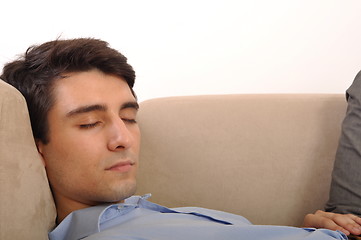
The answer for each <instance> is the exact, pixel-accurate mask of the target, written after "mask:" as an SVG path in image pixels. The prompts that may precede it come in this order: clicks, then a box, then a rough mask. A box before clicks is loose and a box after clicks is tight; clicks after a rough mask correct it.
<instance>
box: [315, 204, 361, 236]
mask: <svg viewBox="0 0 361 240" xmlns="http://www.w3.org/2000/svg"><path fill="white" fill-rule="evenodd" d="M315 215H317V216H322V217H325V218H328V219H331V220H333V221H334V222H335V224H337V225H339V226H340V227H342V228H344V229H346V230H347V231H349V232H350V233H352V234H355V235H360V234H361V226H360V224H361V221H360V220H361V218H359V217H357V216H355V215H353V214H338V213H331V212H324V211H321V210H318V211H317V212H316V213H315Z"/></svg>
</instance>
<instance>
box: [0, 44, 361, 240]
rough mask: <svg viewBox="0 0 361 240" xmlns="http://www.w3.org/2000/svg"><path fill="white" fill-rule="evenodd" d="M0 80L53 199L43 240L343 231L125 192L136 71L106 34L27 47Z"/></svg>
mask: <svg viewBox="0 0 361 240" xmlns="http://www.w3.org/2000/svg"><path fill="white" fill-rule="evenodd" d="M1 78H2V79H3V80H4V81H6V82H8V83H9V84H11V85H13V86H14V87H16V88H17V89H18V90H19V91H20V92H21V93H22V94H23V95H24V97H25V99H26V101H27V105H28V108H29V114H30V119H31V124H32V130H33V134H34V138H35V141H36V144H37V148H38V151H39V154H40V155H41V157H42V159H43V162H44V166H45V169H46V173H47V176H48V179H49V183H50V186H51V189H52V194H53V197H54V200H55V204H56V210H57V219H56V223H57V226H56V227H55V229H54V230H52V231H51V232H50V233H49V238H50V239H51V240H54V239H83V238H85V239H157V240H159V239H167V240H168V239H288V240H289V239H315V240H316V239H317V240H322V239H347V237H346V235H345V234H344V233H342V232H341V231H332V230H326V229H314V228H294V227H285V226H257V225H252V224H251V223H250V222H249V221H248V220H247V219H245V218H244V217H241V216H238V215H234V214H230V213H226V212H220V211H215V210H210V209H204V208H195V207H192V208H173V209H170V208H167V207H164V206H160V205H157V204H155V203H152V202H149V201H148V200H147V197H148V196H133V195H134V193H135V190H136V173H137V168H138V156H139V148H140V131H139V128H138V125H137V121H136V115H137V111H138V103H137V98H136V95H135V93H134V91H133V85H134V80H135V72H134V70H133V68H132V67H131V66H130V65H129V64H128V63H127V59H126V58H125V57H124V56H123V55H122V54H121V53H119V52H118V51H116V50H114V49H112V48H110V47H109V46H108V44H107V43H106V42H104V41H101V40H97V39H88V38H80V39H70V40H55V41H51V42H47V43H44V44H41V45H38V46H33V47H31V48H29V49H28V51H27V52H26V53H25V54H24V56H22V57H21V58H19V59H18V60H16V61H13V62H11V63H8V64H7V65H5V67H4V69H3V73H2V75H1ZM311 218H312V216H311ZM360 222H361V221H360ZM309 227H312V224H311V226H309ZM316 227H317V226H316Z"/></svg>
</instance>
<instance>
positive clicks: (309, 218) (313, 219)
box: [303, 214, 350, 235]
mask: <svg viewBox="0 0 361 240" xmlns="http://www.w3.org/2000/svg"><path fill="white" fill-rule="evenodd" d="M322 215H323V214H317V215H316V214H307V215H306V216H305V219H304V224H303V225H304V226H305V227H314V228H327V229H330V230H334V231H336V230H339V231H341V232H343V233H345V234H346V235H349V234H350V232H349V231H348V230H347V229H345V228H343V227H342V226H339V225H337V224H336V223H335V222H334V221H333V220H332V219H330V218H329V217H330V215H329V214H326V216H327V217H324V216H322Z"/></svg>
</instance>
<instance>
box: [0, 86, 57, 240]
mask: <svg viewBox="0 0 361 240" xmlns="http://www.w3.org/2000/svg"><path fill="white" fill-rule="evenodd" d="M29 121H30V120H29V116H28V110H27V107H26V103H25V100H24V98H23V96H22V95H21V94H20V93H19V92H18V91H17V90H16V89H15V88H13V87H11V86H10V85H8V84H7V83H5V82H3V81H1V80H0V216H1V219H0V239H3V240H7V239H9V240H10V239H11V240H17V239H30V240H33V239H34V240H35V239H37V240H41V239H48V238H47V233H48V230H49V229H50V228H51V227H53V225H54V222H55V207H54V202H53V199H52V196H51V192H50V188H49V184H48V181H47V178H46V173H45V170H44V166H43V164H42V161H41V159H40V158H39V155H38V152H37V150H36V146H35V143H34V140H33V137H32V132H31V127H30V122H29Z"/></svg>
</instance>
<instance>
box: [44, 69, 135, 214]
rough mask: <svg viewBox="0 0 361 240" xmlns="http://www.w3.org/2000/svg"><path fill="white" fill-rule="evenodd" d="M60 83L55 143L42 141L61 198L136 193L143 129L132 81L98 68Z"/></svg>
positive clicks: (53, 114)
mask: <svg viewBox="0 0 361 240" xmlns="http://www.w3.org/2000/svg"><path fill="white" fill-rule="evenodd" d="M66 76H67V77H65V78H64V79H59V80H57V82H56V83H55V86H54V93H53V96H54V99H55V104H54V106H53V107H52V108H51V110H50V111H49V113H48V122H49V139H50V141H49V143H48V144H43V143H41V142H40V143H38V148H39V152H40V153H41V154H42V156H43V159H44V161H45V167H46V172H47V175H48V178H49V182H50V185H51V187H52V191H53V194H54V197H55V201H56V204H57V205H58V204H61V205H71V204H73V205H74V206H76V205H78V206H83V207H84V206H86V205H88V206H90V205H96V204H99V203H102V202H119V201H121V200H123V199H124V198H127V197H129V196H131V195H133V194H134V192H135V187H136V179H135V177H136V170H137V167H138V154H139V144H140V132H139V128H138V125H137V123H136V122H135V117H136V113H137V109H138V104H137V102H136V99H135V98H134V96H133V95H132V93H131V91H130V88H129V86H128V85H127V83H126V82H125V81H124V80H123V79H121V78H119V77H116V76H113V75H106V74H104V73H102V72H99V71H97V70H92V71H88V72H79V73H69V74H67V75H66Z"/></svg>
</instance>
